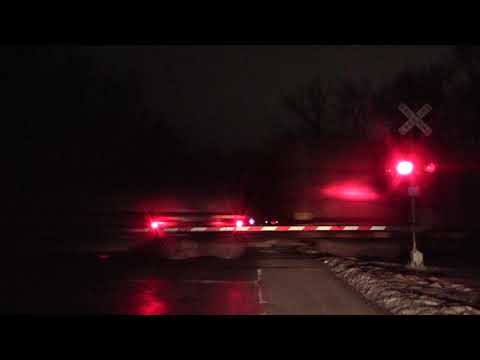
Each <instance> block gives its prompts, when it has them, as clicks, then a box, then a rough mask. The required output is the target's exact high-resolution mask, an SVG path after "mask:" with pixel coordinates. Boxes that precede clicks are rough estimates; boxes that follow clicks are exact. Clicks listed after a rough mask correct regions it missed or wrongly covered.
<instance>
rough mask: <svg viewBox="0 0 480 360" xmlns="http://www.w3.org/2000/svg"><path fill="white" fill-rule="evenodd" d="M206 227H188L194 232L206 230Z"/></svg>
mask: <svg viewBox="0 0 480 360" xmlns="http://www.w3.org/2000/svg"><path fill="white" fill-rule="evenodd" d="M206 230H207V228H206V227H193V228H191V229H190V231H192V232H196V231H206Z"/></svg>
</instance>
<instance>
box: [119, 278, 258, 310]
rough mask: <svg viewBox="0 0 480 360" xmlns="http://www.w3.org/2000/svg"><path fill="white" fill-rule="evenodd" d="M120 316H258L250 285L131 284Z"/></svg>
mask: <svg viewBox="0 0 480 360" xmlns="http://www.w3.org/2000/svg"><path fill="white" fill-rule="evenodd" d="M134 284H135V285H133V287H131V288H130V290H131V291H130V292H129V294H128V296H127V298H126V299H125V300H126V303H125V305H126V308H125V307H123V310H121V312H122V313H127V314H131V315H176V314H178V315H190V314H192V315H195V314H199V315H249V314H252V315H254V314H259V313H261V312H262V311H261V310H262V309H261V305H260V304H259V303H258V296H257V290H258V289H257V287H256V286H255V284H254V282H253V281H251V282H249V281H209V280H191V281H161V280H157V279H148V280H142V281H138V282H134Z"/></svg>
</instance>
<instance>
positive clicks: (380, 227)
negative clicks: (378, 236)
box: [370, 226, 387, 231]
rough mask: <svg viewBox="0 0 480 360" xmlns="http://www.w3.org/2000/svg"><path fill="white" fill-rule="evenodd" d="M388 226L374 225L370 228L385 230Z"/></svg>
mask: <svg viewBox="0 0 480 360" xmlns="http://www.w3.org/2000/svg"><path fill="white" fill-rule="evenodd" d="M386 228H387V227H386V226H372V227H370V230H380V231H381V230H385V229H386Z"/></svg>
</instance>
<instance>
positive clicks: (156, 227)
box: [150, 221, 165, 230]
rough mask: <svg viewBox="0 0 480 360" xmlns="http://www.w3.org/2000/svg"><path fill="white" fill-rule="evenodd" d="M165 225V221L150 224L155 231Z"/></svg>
mask: <svg viewBox="0 0 480 360" xmlns="http://www.w3.org/2000/svg"><path fill="white" fill-rule="evenodd" d="M163 225H165V223H164V222H163V221H152V222H151V223H150V227H151V228H152V229H153V230H157V229H158V228H159V227H160V226H163Z"/></svg>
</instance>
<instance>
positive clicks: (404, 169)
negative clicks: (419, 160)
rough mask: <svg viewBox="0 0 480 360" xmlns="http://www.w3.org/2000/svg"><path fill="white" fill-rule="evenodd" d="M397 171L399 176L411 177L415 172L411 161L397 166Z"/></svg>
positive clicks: (403, 161)
mask: <svg viewBox="0 0 480 360" xmlns="http://www.w3.org/2000/svg"><path fill="white" fill-rule="evenodd" d="M396 169H397V173H398V174H399V175H402V176H406V175H410V174H411V173H412V172H413V163H412V162H411V161H406V160H402V161H400V162H399V163H398V164H397V167H396Z"/></svg>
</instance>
